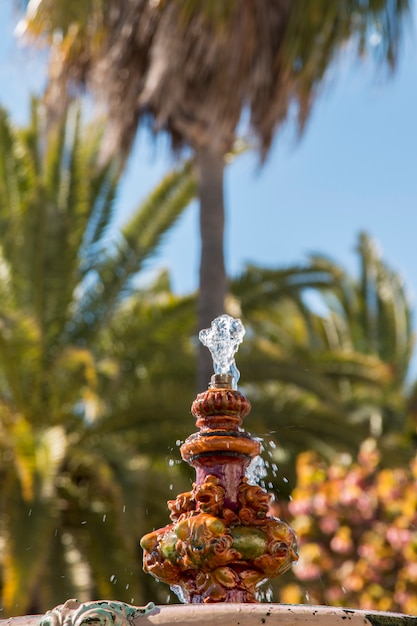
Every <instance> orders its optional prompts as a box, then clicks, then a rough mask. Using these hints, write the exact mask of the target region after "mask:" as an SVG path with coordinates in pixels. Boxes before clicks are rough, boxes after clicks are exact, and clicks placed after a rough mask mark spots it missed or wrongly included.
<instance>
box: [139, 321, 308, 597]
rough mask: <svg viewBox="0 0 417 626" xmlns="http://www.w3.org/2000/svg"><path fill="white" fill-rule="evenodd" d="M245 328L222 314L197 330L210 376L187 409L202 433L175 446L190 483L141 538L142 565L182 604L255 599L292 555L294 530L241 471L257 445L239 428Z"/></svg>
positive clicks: (244, 404)
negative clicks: (238, 362)
mask: <svg viewBox="0 0 417 626" xmlns="http://www.w3.org/2000/svg"><path fill="white" fill-rule="evenodd" d="M244 333H245V330H244V328H243V325H242V323H241V321H240V320H236V319H233V318H231V317H229V316H228V315H222V316H221V317H219V318H217V319H216V320H214V321H213V322H212V325H211V328H210V329H207V330H203V331H201V333H200V340H201V341H202V343H203V344H204V345H206V346H207V347H208V348H209V349H210V351H211V353H212V356H213V362H214V370H215V374H214V375H213V376H212V380H211V384H210V387H209V389H208V390H207V391H205V392H204V393H200V394H199V395H198V396H197V398H196V399H195V400H194V402H193V405H192V408H191V411H192V414H193V415H194V417H195V418H196V424H197V426H198V427H199V429H200V431H199V432H198V433H196V434H194V435H191V436H190V437H188V439H187V440H186V441H185V442H184V443H183V445H182V446H181V456H182V458H183V459H184V460H185V461H186V462H187V463H189V464H190V465H192V466H193V467H194V468H195V469H196V481H195V483H194V485H193V489H192V491H190V492H187V493H182V494H179V495H178V496H177V498H176V499H175V500H170V501H169V502H168V508H169V510H170V517H171V520H172V523H171V524H169V525H168V526H165V527H164V528H161V529H159V530H155V531H153V532H151V533H149V534H147V535H145V536H144V537H143V538H142V540H141V546H142V548H143V550H144V557H143V563H144V570H145V571H146V572H149V573H150V574H152V575H153V576H155V578H157V579H158V580H161V581H163V582H165V583H167V584H168V585H170V586H171V588H172V589H173V590H174V591H175V592H176V593H177V594H178V596H179V597H180V599H181V600H182V601H184V602H190V603H202V602H205V603H207V602H256V601H257V599H256V592H257V590H258V588H259V586H260V585H261V584H262V583H263V582H265V581H266V580H267V579H269V578H272V577H274V576H279V575H280V574H283V573H284V572H285V571H286V570H288V568H289V567H290V566H291V565H292V564H293V563H294V562H296V561H297V559H298V555H297V546H296V539H295V535H294V532H293V530H292V529H291V528H290V527H289V526H288V525H287V524H285V523H284V522H282V521H281V520H279V519H278V518H275V517H273V516H272V515H270V513H269V505H270V501H271V499H272V496H271V495H270V494H268V493H266V492H265V491H264V490H263V489H261V487H259V486H257V485H252V484H250V482H249V480H248V478H247V476H246V470H247V468H248V466H249V464H250V462H251V461H252V459H253V458H254V457H256V456H257V455H259V452H260V445H259V442H258V441H257V440H255V439H254V438H252V437H251V436H250V435H249V434H248V433H246V432H245V431H243V430H242V428H241V425H242V421H243V419H244V417H246V416H247V415H248V413H249V411H250V404H249V402H248V400H247V399H246V398H245V396H244V395H243V394H241V393H240V392H239V391H237V390H236V385H237V381H238V378H239V372H238V370H237V369H236V366H235V361H234V355H235V353H236V351H237V349H238V346H239V344H240V343H241V341H242V338H243V335H244Z"/></svg>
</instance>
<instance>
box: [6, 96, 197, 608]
mask: <svg viewBox="0 0 417 626" xmlns="http://www.w3.org/2000/svg"><path fill="white" fill-rule="evenodd" d="M42 111H43V108H42V106H41V105H40V104H38V103H36V102H34V103H33V106H32V119H31V123H30V125H29V126H28V127H27V128H24V129H16V128H14V127H13V126H12V124H11V123H10V120H9V118H8V116H7V114H6V113H5V112H4V111H1V112H0V142H1V146H2V150H1V154H0V233H1V236H0V294H1V298H0V411H1V425H0V477H1V490H0V546H1V550H0V594H1V598H2V606H3V607H4V609H5V611H6V612H7V613H8V614H10V615H11V614H16V613H17V614H24V613H30V612H40V611H42V610H45V609H46V608H48V607H51V606H53V605H54V604H57V603H60V602H62V601H63V600H65V599H66V598H68V597H74V596H77V597H79V598H80V599H83V598H84V599H87V598H90V597H91V596H99V597H100V596H101V597H110V598H111V597H117V598H118V599H125V600H127V601H131V600H132V598H135V601H136V602H140V601H142V600H144V599H145V597H144V595H145V594H146V585H147V584H148V583H147V582H145V583H144V584H142V585H141V586H140V585H138V581H139V578H138V569H139V564H138V560H139V559H138V556H139V555H136V554H135V552H136V545H137V541H138V539H139V538H140V536H141V535H142V534H143V533H144V532H146V531H147V530H148V528H149V526H148V524H152V522H153V515H155V514H157V512H158V508H159V510H160V507H161V506H162V505H163V503H164V502H165V500H166V499H167V496H168V495H169V490H168V485H167V471H168V473H169V474H170V478H171V480H173V477H174V476H176V475H177V474H178V470H177V469H176V468H175V467H174V468H169V467H168V466H167V465H166V461H165V457H166V454H167V449H168V448H167V444H166V440H164V439H163V433H160V434H161V437H160V439H159V440H158V439H157V438H155V439H152V438H151V437H150V435H149V432H148V430H147V429H146V423H147V420H148V419H149V408H148V413H146V411H144V410H143V406H144V405H145V406H146V402H147V396H146V394H148V396H149V397H152V394H151V389H150V384H149V379H153V378H157V377H158V359H159V361H160V360H161V355H160V353H158V352H157V351H155V350H154V347H155V346H154V343H155V338H158V337H159V336H160V335H163V333H164V332H167V329H173V330H176V331H177V332H176V335H177V338H178V339H177V345H176V347H177V349H178V353H177V354H176V355H175V359H174V355H171V354H170V353H169V350H165V352H164V357H165V359H167V358H168V357H170V358H171V356H172V358H173V361H174V362H175V364H176V366H177V368H178V372H182V375H183V380H182V383H181V385H180V384H179V385H178V388H179V389H182V387H183V386H184V385H185V384H187V383H188V385H190V380H189V379H188V380H187V375H188V377H189V378H190V367H189V366H187V367H188V368H187V367H185V368H184V367H182V365H181V363H182V359H181V354H182V351H181V350H182V347H181V350H180V349H179V345H178V343H180V342H181V341H182V334H181V333H180V332H179V329H180V328H181V325H184V320H187V316H189V308H190V307H189V305H188V302H187V300H186V299H179V298H175V297H174V296H173V295H172V294H171V293H170V289H169V284H168V283H167V279H166V277H164V276H160V277H158V278H157V279H156V280H154V283H153V284H151V285H150V286H149V288H148V289H145V288H144V287H141V288H140V287H139V286H138V285H137V284H136V281H137V276H138V272H140V271H141V270H144V269H146V268H147V260H148V259H149V258H150V257H151V255H152V254H153V253H154V252H155V250H156V248H157V246H158V244H159V243H160V241H161V238H162V237H163V235H164V234H165V233H166V232H167V230H168V229H169V228H170V226H171V225H172V224H173V223H174V222H175V220H176V219H177V218H178V216H179V215H180V214H181V212H182V211H183V210H184V208H185V207H186V206H187V204H188V203H189V201H190V200H191V199H192V198H193V197H194V195H195V191H196V185H195V175H194V172H193V168H192V165H191V163H190V162H187V163H185V165H184V166H183V167H181V168H179V169H178V170H177V171H174V172H173V173H171V174H169V175H168V176H167V177H166V178H165V179H164V180H163V181H162V183H161V184H160V185H159V186H158V187H157V188H156V189H155V191H154V192H153V193H152V194H151V195H150V196H149V197H148V198H147V199H146V200H145V201H144V202H143V203H142V204H141V205H140V206H139V207H138V208H137V210H136V211H135V212H134V213H133V215H132V217H131V219H130V220H129V221H128V222H127V223H126V224H125V225H124V226H123V227H122V229H121V231H120V232H119V233H118V237H117V238H116V239H115V238H111V237H110V236H109V232H108V231H109V226H110V224H111V219H112V215H113V211H114V200H115V196H116V193H117V187H118V182H119V180H120V175H121V171H122V170H121V167H120V164H119V163H118V162H117V160H116V159H112V160H110V161H108V162H107V164H106V165H105V166H102V165H100V163H99V152H100V143H101V137H102V131H103V129H102V127H101V125H99V126H98V125H97V124H95V125H94V126H91V127H86V126H85V125H83V124H82V123H81V113H80V110H79V107H75V108H74V107H72V108H70V109H69V111H68V113H67V115H66V117H65V119H64V120H63V121H62V122H61V124H60V125H57V126H56V127H55V128H54V130H53V131H50V132H49V133H47V134H46V135H45V133H44V131H43V128H44V118H43V114H42ZM137 314H140V315H141V318H139V320H138V321H139V322H142V323H143V327H142V333H146V335H143V337H142V340H141V341H140V345H141V350H142V354H141V359H142V360H143V362H145V363H146V364H147V367H148V368H149V375H148V376H144V375H143V372H142V371H141V370H140V367H139V366H140V361H139V360H137V361H136V362H135V363H132V362H131V361H130V360H129V359H130V353H129V351H130V350H131V344H125V345H121V346H120V345H119V344H118V343H117V331H118V330H119V333H120V331H121V329H125V328H126V327H127V326H128V325H129V324H132V319H131V316H133V315H137ZM145 316H147V317H145ZM135 322H136V320H135ZM136 330H138V329H137V327H136ZM112 333H114V334H112ZM158 333H159V335H158ZM137 337H141V335H140V329H139V334H138V335H137ZM146 338H148V340H149V341H148V343H147V342H146ZM173 343H175V341H174V342H173ZM185 353H186V351H184V354H185ZM138 367H139V369H138ZM165 367H167V366H166V365H165ZM142 388H143V396H142V395H141V390H142ZM152 389H153V397H155V396H156V398H157V399H156V400H155V404H156V403H157V402H159V403H162V402H163V398H164V397H165V398H166V397H167V394H168V391H169V392H171V387H169V389H167V388H165V387H164V383H163V381H162V382H161V384H160V385H159V386H158V385H156V384H154V385H153V388H152ZM129 394H135V395H137V394H139V397H141V402H140V403H139V402H138V403H137V404H136V408H137V413H136V414H134V415H132V414H130V415H129V421H128V419H127V418H128V416H127V414H126V412H125V414H122V412H121V420H120V421H119V414H118V411H119V409H121V408H122V407H123V406H124V408H125V409H126V406H131V403H130V401H129ZM171 402H172V401H171V396H168V399H167V400H166V404H171ZM142 412H143V413H144V415H142ZM184 414H185V415H186V413H184ZM142 419H143V420H144V424H145V426H142ZM155 421H157V418H155ZM166 421H167V418H166V417H165V422H166ZM165 422H164V423H165ZM159 424H161V422H159ZM178 432H179V433H180V434H181V430H180V429H179V431H178ZM177 436H178V435H177ZM174 441H175V439H174ZM150 473H152V482H151V484H150V483H149V474H150ZM178 480H180V481H181V476H179V478H178ZM168 484H169V481H168ZM154 498H155V500H156V501H155V503H153V504H152V506H150V505H149V502H152V501H153V499H154ZM146 509H149V510H152V511H154V513H152V515H151V516H150V517H149V519H148V520H146V517H145V511H146ZM133 528H134V529H135V531H134V532H132V529H133ZM109 554H111V558H110V557H109V556H108V555H109ZM138 594H139V595H138ZM142 594H143V595H142Z"/></svg>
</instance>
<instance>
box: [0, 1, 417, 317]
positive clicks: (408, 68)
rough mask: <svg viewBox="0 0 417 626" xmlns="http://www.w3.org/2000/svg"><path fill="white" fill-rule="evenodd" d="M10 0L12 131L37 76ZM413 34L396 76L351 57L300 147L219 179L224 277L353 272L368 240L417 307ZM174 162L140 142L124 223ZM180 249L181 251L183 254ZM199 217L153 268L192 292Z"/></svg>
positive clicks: (416, 63) (2, 90)
mask: <svg viewBox="0 0 417 626" xmlns="http://www.w3.org/2000/svg"><path fill="white" fill-rule="evenodd" d="M10 4H11V1H10V0H3V2H2V3H1V6H0V102H1V103H2V104H3V105H4V106H6V107H7V108H8V109H9V110H10V111H11V113H12V115H13V117H14V118H15V119H16V121H18V122H23V121H24V120H25V118H26V117H27V112H28V106H29V94H30V92H31V91H32V92H33V91H35V92H36V91H38V92H40V91H41V90H42V87H43V81H44V78H43V72H42V67H41V64H40V63H39V61H38V60H37V59H36V55H35V53H34V52H33V51H32V52H29V53H28V52H27V51H25V50H22V49H19V48H16V46H15V44H14V42H13V37H12V32H13V28H14V24H15V17H14V16H12V15H11V11H10ZM415 39H416V29H415V24H414V27H413V26H412V25H410V36H409V37H408V41H407V45H406V46H405V49H404V50H403V52H404V53H403V55H402V58H401V61H400V64H399V67H398V71H397V72H396V74H395V75H394V76H393V77H391V78H387V76H386V74H384V73H381V72H379V73H378V72H377V71H375V68H374V67H373V66H372V65H371V64H370V63H369V62H366V61H365V62H362V63H359V62H358V61H356V60H352V58H350V57H349V54H348V52H347V53H346V54H345V55H344V56H343V57H342V58H341V60H340V62H339V63H338V65H337V67H335V68H334V69H333V70H332V71H330V72H329V76H328V79H327V81H326V84H325V85H324V87H323V89H322V92H321V94H320V95H319V97H318V98H317V101H316V104H315V107H314V109H313V114H312V116H311V119H310V122H309V124H308V126H307V129H306V132H305V134H304V136H303V138H302V140H301V141H300V142H297V141H296V139H295V133H294V132H293V130H292V129H291V128H288V129H286V130H285V131H284V132H282V133H280V134H279V136H278V137H277V138H276V140H275V142H274V145H273V148H272V150H271V153H270V155H269V158H268V160H267V162H266V163H265V165H264V166H262V167H261V166H260V164H259V160H258V157H257V156H256V154H254V153H248V154H246V155H243V156H241V157H239V158H238V159H237V160H236V161H235V162H234V164H232V165H231V166H230V167H229V168H228V171H227V174H226V202H227V229H226V241H225V244H226V262H227V268H228V271H229V273H230V274H236V273H238V272H239V271H240V270H241V269H242V268H243V267H244V265H245V263H247V262H251V263H257V264H261V265H265V266H269V267H277V266H283V265H288V264H291V263H300V262H302V261H303V260H305V259H306V256H307V255H308V253H310V252H321V253H325V254H327V255H329V256H331V257H333V258H334V259H335V260H337V261H338V262H340V263H342V264H343V265H344V266H345V267H346V268H347V269H349V270H350V271H352V272H355V271H356V267H357V265H356V257H355V253H354V249H355V245H356V241H357V236H358V233H359V232H360V231H361V230H365V231H367V232H368V233H369V234H370V235H372V236H373V237H374V238H375V239H376V240H377V241H378V242H379V244H380V247H381V250H382V252H383V256H384V258H385V259H386V261H387V262H388V263H389V265H390V266H391V267H392V268H393V269H396V270H398V271H399V272H400V273H401V274H402V276H403V277H404V280H405V283H406V285H407V289H408V292H409V294H410V297H411V298H412V301H413V302H414V305H416V297H417V252H416V248H417V120H416V112H417V44H416V41H415ZM173 164H174V159H173V157H172V156H171V155H170V153H169V150H168V149H167V147H166V145H165V144H164V142H163V141H159V142H158V144H157V146H156V147H155V144H154V143H153V142H152V141H151V140H150V139H149V137H148V136H147V135H146V133H145V132H142V133H140V135H139V137H138V141H137V142H136V148H135V151H134V153H133V155H132V158H131V160H130V162H129V165H128V170H127V172H126V174H125V177H124V182H123V186H122V189H121V193H120V197H119V211H120V219H123V218H124V217H125V216H127V215H128V213H129V211H130V210H132V209H133V208H134V207H135V206H136V205H137V203H138V201H139V200H140V199H141V198H143V197H144V196H145V195H146V193H147V192H148V191H149V190H150V189H151V188H152V186H153V185H154V184H155V183H157V182H158V180H159V179H160V177H161V175H162V174H163V172H164V171H166V170H167V169H168V168H170V167H171V166H172V165H173ZM185 243H186V245H184V244H185ZM198 261H199V237H198V214H197V207H196V205H195V204H193V205H192V206H190V207H189V209H188V210H187V212H186V213H185V214H184V216H183V217H182V218H181V220H180V221H179V223H178V224H177V226H176V227H175V228H174V229H173V231H172V232H171V233H170V234H169V236H168V237H167V239H166V240H165V242H164V244H163V246H162V247H161V250H160V253H159V255H158V258H157V259H155V260H154V261H153V264H155V266H156V265H157V266H165V267H168V268H169V269H170V271H171V274H172V280H173V287H174V289H175V290H176V291H177V292H180V293H185V292H188V291H190V290H194V289H195V288H196V287H197V276H198Z"/></svg>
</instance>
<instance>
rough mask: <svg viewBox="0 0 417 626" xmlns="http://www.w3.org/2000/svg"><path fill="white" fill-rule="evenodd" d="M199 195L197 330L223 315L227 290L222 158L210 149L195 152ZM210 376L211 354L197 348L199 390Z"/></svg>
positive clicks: (206, 383) (205, 385) (211, 369)
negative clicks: (199, 248) (199, 243)
mask: <svg viewBox="0 0 417 626" xmlns="http://www.w3.org/2000/svg"><path fill="white" fill-rule="evenodd" d="M195 156H196V166H197V175H198V191H199V198H200V241H201V260H200V291H199V297H198V328H199V330H200V329H202V328H207V327H208V326H210V323H211V322H212V320H213V319H214V318H215V317H217V316H219V315H221V314H222V313H224V303H225V297H226V289H227V279H226V270H225V264H224V250H223V235H224V203H223V171H224V156H223V154H221V153H220V152H217V151H215V150H212V149H210V148H200V149H197V150H196V153H195ZM212 374H213V363H212V360H211V355H210V352H209V351H208V350H207V348H205V347H204V346H202V345H200V349H199V354H198V374H197V384H198V390H199V391H203V390H204V389H206V388H207V385H208V383H209V381H210V377H211V375H212Z"/></svg>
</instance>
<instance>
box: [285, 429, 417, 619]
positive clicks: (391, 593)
mask: <svg viewBox="0 0 417 626" xmlns="http://www.w3.org/2000/svg"><path fill="white" fill-rule="evenodd" d="M380 457H381V455H380V453H379V452H378V450H377V447H376V442H375V441H374V440H373V439H368V440H366V441H365V442H364V443H363V444H362V446H361V449H360V452H359V455H358V457H357V459H356V460H355V461H354V462H352V461H350V460H349V459H347V458H346V457H341V458H340V459H339V460H338V461H337V462H334V463H332V464H330V465H329V464H326V463H323V461H321V460H320V459H319V458H318V457H317V455H315V454H314V453H304V454H302V455H300V457H299V458H298V462H297V487H296V489H295V490H294V491H293V494H292V496H293V499H292V501H291V502H290V503H289V507H288V508H289V511H290V513H291V514H292V515H293V516H294V517H293V519H292V525H293V527H294V529H295V530H296V532H297V534H298V536H299V541H300V546H301V549H300V561H299V563H298V564H297V566H296V567H295V568H294V581H293V582H291V583H288V582H287V584H286V583H285V582H284V584H283V586H282V588H281V600H282V601H283V602H296V603H300V602H301V603H302V602H306V601H307V602H308V603H313V604H330V605H339V606H350V607H354V608H361V609H372V610H382V611H400V612H403V613H409V614H412V615H415V613H416V612H417V530H416V527H417V495H416V494H417V457H415V456H414V457H413V458H412V460H411V462H410V464H409V465H406V466H403V467H392V468H384V469H382V468H381V465H380V460H381V459H380Z"/></svg>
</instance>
